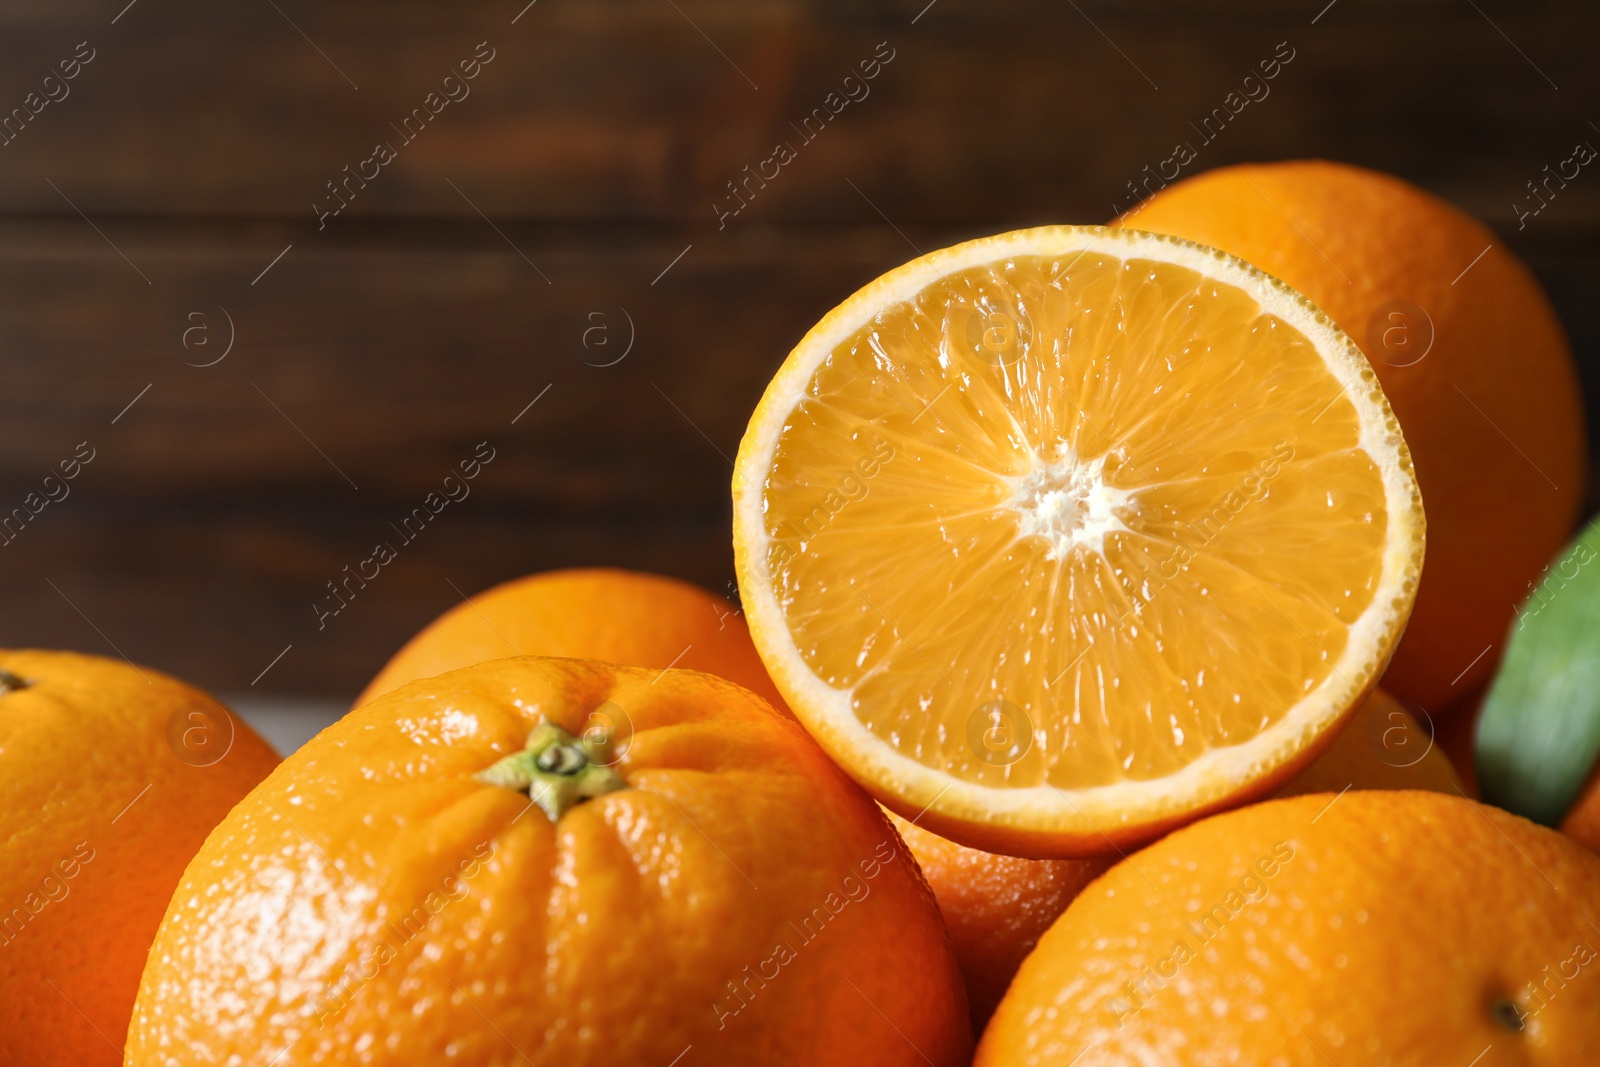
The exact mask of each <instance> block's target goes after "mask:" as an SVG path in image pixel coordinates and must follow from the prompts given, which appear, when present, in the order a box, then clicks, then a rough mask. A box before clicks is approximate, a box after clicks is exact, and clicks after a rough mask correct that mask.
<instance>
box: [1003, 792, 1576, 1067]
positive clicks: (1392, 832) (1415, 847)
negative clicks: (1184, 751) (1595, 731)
mask: <svg viewBox="0 0 1600 1067" xmlns="http://www.w3.org/2000/svg"><path fill="white" fill-rule="evenodd" d="M1597 921H1600V857H1595V856H1593V855H1591V854H1590V853H1588V852H1585V851H1584V850H1583V849H1582V848H1580V847H1578V846H1577V845H1576V844H1574V843H1573V842H1571V841H1569V840H1567V839H1566V838H1565V837H1563V836H1561V835H1560V834H1557V833H1555V832H1554V831H1552V830H1548V829H1546V828H1544V827H1541V826H1535V825H1534V824H1533V823H1530V822H1528V821H1526V820H1524V819H1521V818H1518V817H1516V816H1514V815H1510V814H1508V813H1506V812H1503V811H1500V810H1498V809H1496V808H1490V807H1487V806H1483V805H1479V804H1477V803H1476V802H1474V801H1470V800H1467V799H1465V798H1463V797H1459V796H1453V795H1445V794H1440V793H1428V792H1385V791H1372V792H1350V793H1347V794H1345V795H1344V796H1343V797H1341V798H1339V799H1338V800H1337V801H1335V799H1334V795H1333V794H1314V795H1308V796H1301V797H1293V798H1290V799H1287V800H1275V801H1270V802H1268V803H1265V804H1258V805H1254V806H1252V807H1248V808H1241V809H1239V810H1238V811H1234V812H1229V813H1228V814H1226V815H1218V816H1215V817H1214V818H1210V819H1207V820H1205V821H1203V822H1200V823H1196V824H1195V825H1193V826H1190V827H1188V828H1186V829H1183V830H1180V831H1178V832H1177V833H1174V834H1172V835H1170V836H1169V837H1166V838H1164V839H1163V840H1161V841H1160V842H1158V843H1156V844H1155V845H1152V846H1151V847H1149V848H1147V849H1145V850H1144V851H1142V852H1139V853H1136V854H1135V855H1133V856H1132V857H1131V858H1130V859H1129V860H1126V861H1124V862H1122V863H1120V864H1118V865H1117V866H1116V867H1114V868H1113V869H1112V870H1111V871H1109V872H1107V873H1106V874H1105V875H1104V876H1103V877H1102V878H1100V879H1099V880H1098V881H1097V882H1095V883H1094V884H1093V885H1091V886H1090V887H1089V888H1088V889H1087V890H1086V891H1084V892H1083V893H1082V894H1080V895H1079V897H1078V898H1077V900H1075V901H1073V903H1072V906H1071V907H1069V908H1068V909H1067V911H1066V914H1064V915H1063V916H1062V917H1061V918H1060V919H1059V920H1058V921H1057V922H1056V924H1055V925H1054V926H1053V927H1051V928H1050V930H1049V931H1048V932H1047V933H1046V934H1045V935H1044V937H1043V939H1041V941H1040V942H1039V947H1038V949H1036V950H1035V951H1034V953H1033V955H1031V956H1029V957H1028V959H1027V961H1026V962H1025V963H1024V964H1023V965H1022V969H1021V971H1020V972H1018V974H1017V978H1016V981H1015V982H1013V983H1012V986H1011V989H1010V991H1009V992H1007V994H1006V996H1005V999H1004V1000H1002V1001H1001V1003H1000V1007H999V1009H998V1010H997V1011H996V1012H995V1016H994V1019H993V1021H992V1022H991V1023H990V1024H989V1028H988V1030H987V1031H986V1032H985V1033H984V1036H983V1040H982V1042H981V1044H980V1047H979V1050H978V1056H977V1059H976V1061H975V1062H976V1064H977V1065H979V1067H991V1065H1000V1064H1004V1065H1006V1067H1032V1065H1043V1064H1066V1063H1075V1064H1076V1065H1077V1067H1106V1065H1109V1064H1118V1065H1120V1064H1128V1063H1161V1064H1167V1065H1171V1067H1191V1065H1201V1064H1205V1065H1211V1064H1222V1063H1229V1064H1235V1063H1236V1064H1275V1065H1280V1067H1313V1065H1315V1067H1326V1065H1327V1064H1328V1063H1336V1064H1347V1063H1348V1064H1379V1063H1381V1064H1387V1065H1390V1067H1438V1065H1441V1064H1452V1063H1454V1064H1462V1065H1466V1064H1473V1065H1474V1067H1507V1065H1519V1067H1526V1065H1538V1067H1565V1065H1572V1067H1578V1065H1580V1064H1585V1065H1586V1064H1593V1063H1595V1062H1597V1059H1600V995H1597V994H1600V955H1597V953H1600V934H1597V933H1596V929H1595V927H1594V926H1593V925H1591V924H1593V923H1596V922H1597ZM1197 930H1198V931H1199V932H1197ZM1547 968H1548V970H1547ZM1563 976H1564V977H1563ZM1532 983H1540V986H1539V987H1535V986H1534V985H1533V984H1532ZM1541 987H1542V988H1543V989H1544V990H1545V992H1543V993H1538V994H1537V995H1536V989H1537V988H1541ZM1500 998H1507V999H1508V1000H1509V1001H1510V1004H1501V1005H1499V1010H1496V1003H1497V1001H1498V1000H1499V999H1500ZM1512 1006H1514V1007H1515V1008H1516V1015H1513V1014H1512V1013H1511V1011H1510V1008H1511V1007H1512ZM1517 1016H1520V1018H1521V1024H1522V1029H1521V1030H1520V1031H1519V1030H1517V1028H1516V1027H1517ZM1497 1019H1498V1020H1499V1021H1497Z"/></svg>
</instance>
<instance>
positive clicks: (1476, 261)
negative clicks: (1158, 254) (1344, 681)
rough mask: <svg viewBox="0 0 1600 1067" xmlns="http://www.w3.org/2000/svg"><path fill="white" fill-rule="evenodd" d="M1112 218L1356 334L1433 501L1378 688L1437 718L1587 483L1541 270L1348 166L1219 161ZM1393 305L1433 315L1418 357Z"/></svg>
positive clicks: (1562, 340) (1437, 205)
mask: <svg viewBox="0 0 1600 1067" xmlns="http://www.w3.org/2000/svg"><path fill="white" fill-rule="evenodd" d="M1116 224H1117V225H1120V226H1128V227H1132V228H1134V229H1140V230H1152V231H1155V232H1157V233H1165V234H1171V235H1173V236H1177V237H1185V238H1188V239H1190V240H1193V241H1198V242H1200V243H1201V244H1207V245H1211V246H1212V247H1214V248H1220V249H1222V250H1223V251H1225V252H1231V253H1233V254H1234V255H1236V256H1239V257H1240V258H1241V259H1245V260H1248V261H1249V262H1251V263H1254V264H1255V265H1256V266H1258V267H1260V268H1261V269H1262V270H1265V271H1267V272H1268V273H1269V274H1274V275H1276V276H1278V277H1279V278H1281V279H1282V280H1283V281H1285V282H1287V283H1289V285H1291V286H1293V287H1294V288H1296V289H1298V290H1300V292H1302V293H1304V294H1305V295H1306V296H1307V297H1309V298H1310V299H1311V301H1312V302H1313V303H1314V304H1316V305H1317V306H1319V307H1321V308H1322V309H1323V310H1324V311H1326V312H1327V313H1328V314H1329V315H1331V316H1332V317H1333V319H1334V320H1335V321H1336V322H1338V324H1339V325H1340V326H1342V327H1343V328H1344V330H1345V332H1347V333H1348V334H1349V335H1350V336H1351V337H1353V338H1355V340H1356V343H1357V344H1359V345H1361V347H1362V349H1363V350H1364V351H1365V352H1366V354H1367V357H1368V359H1369V360H1370V361H1371V363H1372V366H1373V369H1374V370H1375V371H1377V374H1378V380H1379V381H1380V382H1381V383H1382V384H1383V390H1384V393H1385V394H1386V395H1387V396H1388V398H1389V403H1390V404H1391V405H1392V406H1393V408H1394V413H1395V416H1396V417H1397V418H1398V419H1399V420H1400V425H1401V427H1402V429H1403V430H1404V431H1405V437H1406V443H1407V444H1408V445H1410V447H1411V456H1412V459H1413V460H1414V461H1415V463H1416V471H1417V481H1418V483H1419V484H1420V485H1421V488H1422V497H1423V500H1424V501H1425V502H1426V506H1427V512H1428V563H1427V566H1426V567H1425V568H1424V569H1423V574H1422V582H1421V585H1420V586H1419V589H1418V593H1417V602H1416V609H1415V611H1414V612H1413V614H1412V616H1411V621H1410V624H1409V625H1408V626H1407V628H1406V632H1405V636H1404V638H1403V639H1402V641H1401V642H1400V646H1399V648H1398V650H1397V651H1396V653H1395V656H1394V660H1393V662H1392V663H1391V664H1390V666H1389V670H1388V673H1387V674H1385V675H1384V679H1383V684H1384V686H1385V688H1387V689H1389V690H1390V691H1391V692H1393V693H1395V694H1396V695H1397V696H1399V697H1402V698H1404V699H1406V700H1410V701H1413V702H1415V703H1417V704H1420V705H1421V706H1423V707H1425V708H1427V709H1429V710H1430V711H1433V712H1437V711H1439V710H1440V709H1442V708H1444V707H1445V706H1446V705H1447V704H1449V703H1451V702H1452V701H1455V700H1457V699H1458V698H1459V697H1461V696H1462V695H1463V694H1465V693H1466V692H1468V691H1469V690H1470V689H1471V687H1472V686H1473V684H1474V683H1475V682H1478V681H1481V680H1483V679H1485V678H1487V677H1488V676H1489V675H1490V673H1491V672H1492V671H1493V668H1494V664H1495V662H1496V661H1497V660H1498V658H1499V654H1500V652H1501V650H1502V648H1503V643H1504V641H1505V635H1506V628H1507V627H1508V626H1509V625H1510V623H1511V617H1512V615H1513V613H1514V612H1515V610H1516V605H1517V604H1519V603H1521V602H1522V601H1523V599H1524V598H1525V597H1526V596H1527V595H1528V591H1529V585H1528V583H1529V582H1531V581H1534V580H1535V579H1536V578H1537V577H1538V575H1539V572H1540V570H1541V569H1542V568H1543V567H1544V565H1545V564H1546V563H1548V562H1549V561H1550V559H1551V557H1553V556H1554V555H1555V554H1556V552H1557V551H1559V550H1560V548H1561V546H1562V545H1563V544H1564V543H1565V542H1566V539H1567V536H1568V534H1569V533H1570V532H1571V530H1572V528H1573V524H1574V522H1575V521H1576V519H1577V517H1578V509H1579V507H1580V504H1581V500H1582V493H1583V485H1584V477H1585V466H1586V452H1585V444H1584V426H1583V411H1582V407H1581V395H1580V393H1579V389H1578V381H1577V372H1576V370H1575V368H1574V366H1573V361H1572V353H1571V350H1570V348H1569V347H1568V344H1567V340H1566V336H1565V335H1564V333H1563V332H1562V329H1561V324H1560V323H1559V322H1558V321H1557V319H1556V315H1555V311H1554V309H1553V308H1552V307H1551V306H1550V302H1549V300H1548V299H1547V298H1546V297H1545V294H1544V292H1543V290H1542V289H1541V288H1540V287H1539V283H1538V281H1537V280H1536V279H1535V278H1534V277H1533V275H1532V274H1531V273H1530V272H1529V271H1528V269H1527V268H1526V267H1525V266H1524V265H1523V264H1522V262H1521V261H1520V260H1518V259H1517V258H1516V256H1514V255H1513V254H1512V253H1510V252H1509V251H1507V250H1506V248H1505V247H1504V242H1503V241H1501V240H1500V238H1499V237H1498V236H1497V235H1496V234H1495V233H1494V232H1492V231H1491V230H1489V229H1488V228H1487V227H1485V226H1483V225H1482V224H1481V223H1479V222H1478V221H1477V220H1475V219H1473V218H1471V217H1469V216H1467V215H1466V214H1464V213H1462V212H1461V211H1458V210H1457V209H1456V208H1454V207H1452V206H1451V205H1449V204H1447V203H1445V202H1444V201H1442V200H1440V199H1438V198H1437V197H1434V196H1431V195H1429V194H1428V193H1425V192H1423V191H1422V190H1420V189H1417V188H1416V187H1414V186H1412V185H1409V184H1407V183H1405V182H1403V181H1401V180H1399V179H1398V178H1393V177H1390V176H1388V175H1385V174H1379V173H1376V172H1374V171H1369V170H1363V169H1361V168H1358V167H1351V166H1346V165H1344V164H1338V163H1327V162H1322V161H1303V162H1292V163H1274V164H1265V165H1244V166H1234V167H1223V168H1220V169H1218V170H1213V171H1209V172H1207V173H1205V174H1201V175H1198V176H1197V177H1194V178H1189V179H1186V180H1184V181H1181V182H1177V183H1175V184H1173V185H1171V186H1168V187H1167V188H1165V189H1163V190H1161V191H1159V192H1157V193H1156V194H1155V195H1154V196H1152V197H1151V198H1150V199H1149V200H1147V201H1145V203H1144V204H1143V205H1141V206H1140V207H1139V208H1136V209H1134V210H1133V211H1131V212H1129V213H1128V214H1127V215H1125V216H1123V217H1122V218H1121V219H1119V220H1118V221H1117V223H1116ZM1480 255H1481V258H1479V257H1480ZM1469 266H1470V269H1468V268H1469ZM1395 300H1405V301H1409V302H1410V304H1412V305H1414V306H1415V307H1419V308H1421V309H1423V311H1424V312H1425V313H1426V316H1427V318H1428V319H1431V321H1432V325H1433V328H1434V331H1435V335H1434V340H1433V344H1432V348H1431V349H1429V350H1428V351H1427V353H1426V355H1425V356H1422V358H1420V359H1418V360H1416V362H1414V363H1413V362H1410V360H1411V359H1412V356H1413V354H1416V353H1417V352H1418V349H1416V348H1415V347H1414V348H1413V349H1411V350H1409V351H1408V350H1407V349H1405V347H1404V345H1403V344H1402V343H1401V342H1402V341H1403V340H1405V339H1406V338H1409V339H1410V340H1411V341H1413V342H1414V343H1415V345H1421V344H1422V343H1423V330H1424V329H1425V324H1423V323H1422V322H1420V321H1417V317H1416V316H1415V315H1413V316H1412V317H1411V320H1412V321H1411V325H1412V332H1411V333H1409V334H1407V333H1405V332H1404V331H1405V327H1404V325H1403V323H1404V321H1405V320H1398V321H1397V320H1393V319H1389V318H1387V317H1386V316H1387V313H1388V312H1387V311H1386V309H1387V308H1389V306H1390V302H1392V301H1395ZM1375 316H1376V319H1377V321H1376V324H1375V325H1374V324H1373V320H1374V317H1375ZM1396 326H1398V327H1399V329H1400V330H1401V332H1400V333H1395V332H1388V333H1387V337H1388V338H1389V340H1388V342H1387V343H1386V342H1385V337H1386V331H1392V330H1393V329H1394V328H1395V327H1396ZM1406 363H1409V365H1401V364H1406ZM1485 649H1489V650H1490V651H1489V653H1488V654H1487V655H1483V656H1482V657H1481V658H1478V657H1479V655H1480V653H1483V652H1484V650H1485Z"/></svg>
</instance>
